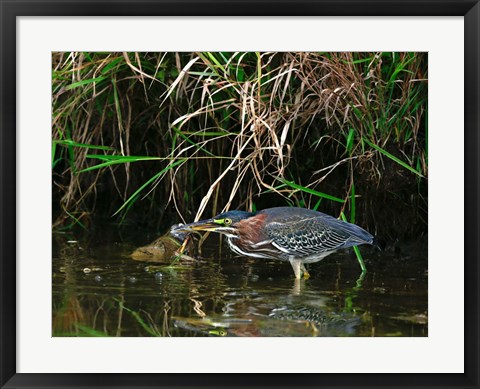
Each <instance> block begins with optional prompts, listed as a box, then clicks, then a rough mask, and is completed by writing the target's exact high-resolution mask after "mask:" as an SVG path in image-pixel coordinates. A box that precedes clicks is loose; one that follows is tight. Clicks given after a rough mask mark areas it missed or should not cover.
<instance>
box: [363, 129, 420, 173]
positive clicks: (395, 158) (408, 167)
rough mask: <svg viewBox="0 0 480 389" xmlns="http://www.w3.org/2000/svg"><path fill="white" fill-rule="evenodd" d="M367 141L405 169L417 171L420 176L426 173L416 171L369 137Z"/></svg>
mask: <svg viewBox="0 0 480 389" xmlns="http://www.w3.org/2000/svg"><path fill="white" fill-rule="evenodd" d="M364 140H365V142H366V143H367V144H368V145H370V146H371V147H373V148H374V149H375V150H378V151H380V152H381V153H382V154H383V155H385V156H386V157H388V158H390V159H391V160H392V161H395V162H396V163H398V164H399V165H400V166H403V167H404V168H405V169H408V170H410V171H411V172H412V173H415V174H416V175H418V176H420V177H424V175H423V174H422V173H420V172H418V171H416V170H415V169H414V168H413V167H411V166H409V165H407V164H406V163H405V162H403V161H402V160H401V159H399V158H397V157H395V156H394V155H392V154H390V153H389V152H388V151H385V150H384V149H382V148H381V147H379V146H377V145H376V144H373V143H372V142H370V141H369V140H368V139H367V138H365V139H364Z"/></svg>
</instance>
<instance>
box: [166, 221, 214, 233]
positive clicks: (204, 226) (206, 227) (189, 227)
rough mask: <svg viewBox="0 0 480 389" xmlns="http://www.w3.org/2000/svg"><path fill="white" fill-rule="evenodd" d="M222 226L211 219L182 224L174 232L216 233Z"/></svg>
mask: <svg viewBox="0 0 480 389" xmlns="http://www.w3.org/2000/svg"><path fill="white" fill-rule="evenodd" d="M221 228H222V226H220V225H218V224H217V223H215V222H214V220H213V219H205V220H200V221H198V222H195V223H190V224H184V225H181V226H179V227H176V228H175V231H176V232H196V231H211V232H216V231H218V230H220V229H221Z"/></svg>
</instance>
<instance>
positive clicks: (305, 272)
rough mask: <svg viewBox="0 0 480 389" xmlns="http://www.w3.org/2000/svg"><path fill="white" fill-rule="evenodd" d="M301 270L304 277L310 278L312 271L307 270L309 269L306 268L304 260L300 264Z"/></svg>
mask: <svg viewBox="0 0 480 389" xmlns="http://www.w3.org/2000/svg"><path fill="white" fill-rule="evenodd" d="M300 270H301V271H302V273H303V278H305V279H309V278H310V273H309V272H308V271H307V269H305V264H304V263H303V262H302V263H301V264H300Z"/></svg>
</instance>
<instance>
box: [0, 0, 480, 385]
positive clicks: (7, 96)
mask: <svg viewBox="0 0 480 389" xmlns="http://www.w3.org/2000/svg"><path fill="white" fill-rule="evenodd" d="M0 7H1V8H0V13H1V48H0V58H1V65H0V66H1V68H0V74H1V85H2V87H1V100H0V102H1V111H0V114H1V129H0V147H1V153H0V188H1V191H0V207H1V208H0V250H1V251H0V252H1V258H0V275H1V284H0V293H1V296H0V297H1V300H0V301H1V320H0V341H1V344H0V361H1V362H0V384H1V387H2V388H27V387H29V388H40V387H42V388H52V387H58V388H74V387H92V388H93V387H95V388H107V387H108V388H114V387H115V388H116V387H119V388H120V387H122V388H123V387H137V388H145V387H159V388H170V387H172V388H180V387H181V388H193V387H215V388H223V387H226V388H227V387H229V388H230V387H231V388H241V387H242V388H243V387H250V388H257V387H258V388H260V387H282V388H283V387H324V388H328V387H341V388H357V387H381V388H389V387H392V388H393V387H401V388H404V387H418V388H423V387H429V388H432V387H452V388H453V387H462V388H478V387H479V371H478V366H479V358H478V355H479V336H478V335H479V328H480V327H479V322H478V316H479V298H478V297H479V289H478V280H479V279H480V274H479V267H478V260H479V255H478V254H479V244H478V243H477V242H478V237H479V235H478V220H479V215H478V203H479V196H478V181H479V180H478V176H479V175H478V172H479V170H478V167H479V156H478V151H479V149H480V148H479V137H478V130H479V128H480V126H479V108H480V105H479V90H480V87H479V86H480V85H479V71H480V70H479V69H480V66H479V65H480V64H479V57H480V53H479V47H480V45H479V43H480V42H479V33H480V31H479V21H480V5H479V3H478V0H477V1H453V0H447V1H439V0H431V1H430V0H423V1H392V2H388V1H378V0H377V1H375V0H370V1H361V0H359V1H354V0H347V1H344V0H336V1H322V0H301V1H294V0H271V1H268V0H260V1H253V0H247V1H238V0H217V1H215V0H199V1H194V0H184V1H174V0H169V1H161V0H160V1H158V0H157V1H98V2H91V1H79V0H75V1H46V0H39V1H34V0H32V1H22V2H14V1H7V0H0ZM146 15H149V16H153V15H158V16H253V15H256V16H313V15H318V16H463V17H464V22H465V41H464V44H465V130H464V131H465V160H464V163H465V307H464V312H465V344H464V347H465V348H464V349H465V373H464V374H427V373H425V374H281V375H280V374H161V375H156V374H24V373H17V372H16V295H15V294H16V196H17V194H16V190H15V187H16V89H15V88H16V60H15V58H16V17H18V16H146ZM446 55H448V53H446ZM447 98H448V95H447ZM458 163H461V162H460V161H459V162H458ZM447 222H448V220H446V224H448V223H447ZM452 260H461V258H455V259H452ZM445 352H448V350H445Z"/></svg>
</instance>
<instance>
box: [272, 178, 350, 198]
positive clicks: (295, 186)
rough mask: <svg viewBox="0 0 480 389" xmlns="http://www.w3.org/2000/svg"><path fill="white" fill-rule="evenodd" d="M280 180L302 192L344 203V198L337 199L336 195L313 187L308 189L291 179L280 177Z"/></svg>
mask: <svg viewBox="0 0 480 389" xmlns="http://www.w3.org/2000/svg"><path fill="white" fill-rule="evenodd" d="M280 181H281V182H283V183H284V184H286V185H288V186H290V187H291V188H295V189H298V190H301V191H302V192H305V193H309V194H311V195H314V196H318V197H323V198H324V199H328V200H332V201H336V202H338V203H345V201H344V200H342V199H339V198H338V197H335V196H332V195H329V194H327V193H323V192H319V191H316V190H313V189H310V188H306V187H304V186H301V185H298V184H296V183H294V182H292V181H287V180H283V179H280Z"/></svg>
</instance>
